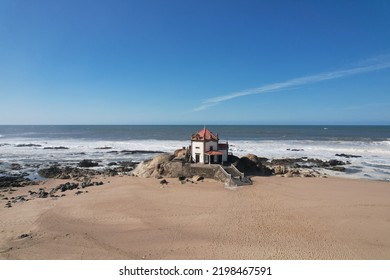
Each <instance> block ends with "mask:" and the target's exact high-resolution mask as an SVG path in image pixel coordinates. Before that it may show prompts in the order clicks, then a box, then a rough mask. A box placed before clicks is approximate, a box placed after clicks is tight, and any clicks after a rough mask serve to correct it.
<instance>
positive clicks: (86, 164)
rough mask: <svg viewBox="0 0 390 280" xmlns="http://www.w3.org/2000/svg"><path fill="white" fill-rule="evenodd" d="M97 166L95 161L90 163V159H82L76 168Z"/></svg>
mask: <svg viewBox="0 0 390 280" xmlns="http://www.w3.org/2000/svg"><path fill="white" fill-rule="evenodd" d="M98 165H99V164H98V163H97V162H95V161H92V160H90V159H84V160H82V161H80V162H79V164H78V166H79V167H95V166H98Z"/></svg>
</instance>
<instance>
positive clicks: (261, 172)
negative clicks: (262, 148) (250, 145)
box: [233, 155, 273, 176]
mask: <svg viewBox="0 0 390 280" xmlns="http://www.w3.org/2000/svg"><path fill="white" fill-rule="evenodd" d="M248 156H249V157H248ZM248 156H246V157H241V158H240V159H238V160H237V161H236V162H234V163H233V165H234V166H235V167H236V168H237V169H238V170H240V171H241V172H244V173H245V174H246V175H258V176H270V175H272V172H273V171H272V169H270V168H268V167H267V166H265V165H263V164H262V163H261V161H260V160H259V159H258V157H257V156H254V155H248Z"/></svg>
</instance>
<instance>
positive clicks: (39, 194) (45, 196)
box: [38, 190, 49, 198]
mask: <svg viewBox="0 0 390 280" xmlns="http://www.w3.org/2000/svg"><path fill="white" fill-rule="evenodd" d="M48 196H49V193H48V192H46V191H44V190H41V191H40V192H39V193H38V197H39V198H47V197H48Z"/></svg>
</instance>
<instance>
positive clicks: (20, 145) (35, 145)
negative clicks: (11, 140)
mask: <svg viewBox="0 0 390 280" xmlns="http://www.w3.org/2000/svg"><path fill="white" fill-rule="evenodd" d="M15 147H18V148H20V147H42V145H37V144H18V145H15Z"/></svg>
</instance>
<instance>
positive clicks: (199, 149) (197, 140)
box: [191, 127, 229, 164]
mask: <svg viewBox="0 0 390 280" xmlns="http://www.w3.org/2000/svg"><path fill="white" fill-rule="evenodd" d="M228 151H229V144H228V143H227V142H226V143H219V138H218V134H214V133H212V132H211V131H210V130H208V129H207V128H206V127H205V128H203V129H202V130H201V131H199V132H198V133H196V134H193V135H192V137H191V157H192V162H195V163H209V164H211V163H218V164H222V163H224V162H227V161H228Z"/></svg>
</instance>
